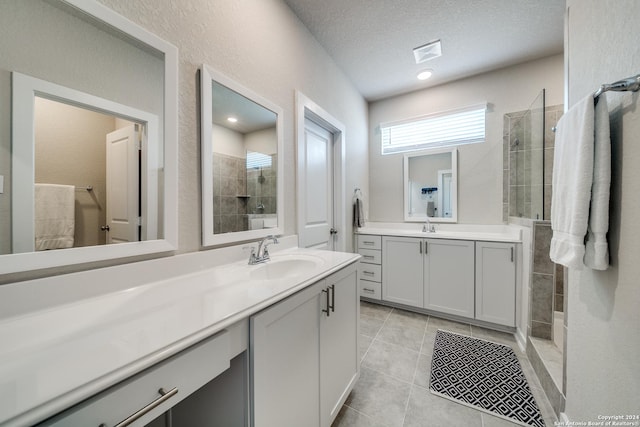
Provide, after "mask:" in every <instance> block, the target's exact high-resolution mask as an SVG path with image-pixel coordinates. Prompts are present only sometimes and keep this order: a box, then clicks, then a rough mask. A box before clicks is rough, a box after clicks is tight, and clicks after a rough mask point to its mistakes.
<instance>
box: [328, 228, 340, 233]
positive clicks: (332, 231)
mask: <svg viewBox="0 0 640 427" xmlns="http://www.w3.org/2000/svg"><path fill="white" fill-rule="evenodd" d="M329 234H338V230H336V229H335V228H333V227H331V230H329Z"/></svg>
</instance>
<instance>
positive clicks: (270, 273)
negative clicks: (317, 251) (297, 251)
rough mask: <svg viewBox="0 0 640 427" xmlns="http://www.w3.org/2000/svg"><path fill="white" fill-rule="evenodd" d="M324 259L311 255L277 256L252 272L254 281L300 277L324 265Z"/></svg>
mask: <svg viewBox="0 0 640 427" xmlns="http://www.w3.org/2000/svg"><path fill="white" fill-rule="evenodd" d="M323 263H324V261H323V260H322V258H319V257H315V256H311V255H277V256H272V257H271V260H269V261H267V262H266V263H264V264H261V265H259V266H257V267H256V268H255V269H254V270H253V271H251V273H250V276H251V278H252V279H257V280H277V279H284V278H289V277H295V276H300V275H302V274H304V273H307V272H309V271H310V270H313V269H315V268H316V267H319V266H320V265H322V264H323Z"/></svg>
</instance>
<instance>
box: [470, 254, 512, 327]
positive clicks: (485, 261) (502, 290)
mask: <svg viewBox="0 0 640 427" xmlns="http://www.w3.org/2000/svg"><path fill="white" fill-rule="evenodd" d="M515 306H516V255H515V245H514V244H512V243H495V242H476V318H477V319H478V320H484V321H486V322H491V323H498V324H500V325H505V326H516V310H515Z"/></svg>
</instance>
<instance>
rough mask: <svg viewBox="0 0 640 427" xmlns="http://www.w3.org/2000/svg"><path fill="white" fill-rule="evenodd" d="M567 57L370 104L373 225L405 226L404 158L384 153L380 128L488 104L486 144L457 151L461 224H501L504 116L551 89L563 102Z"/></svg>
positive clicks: (551, 98) (551, 96)
mask: <svg viewBox="0 0 640 427" xmlns="http://www.w3.org/2000/svg"><path fill="white" fill-rule="evenodd" d="M562 73H563V57H562V55H556V56H552V57H549V58H544V59H541V60H537V61H532V62H528V63H525V64H521V65H517V66H514V67H509V68H504V69H501V70H498V71H494V72H490V73H486V74H481V75H478V76H474V77H470V78H467V79H464V80H459V81H456V82H453V83H449V84H445V85H442V86H437V87H434V88H430V89H425V90H422V91H417V92H412V93H409V94H406V95H400V96H397V97H394V98H389V99H385V100H382V101H377V102H373V103H371V104H370V105H369V170H370V177H369V188H370V193H371V194H370V197H369V199H370V203H369V206H370V208H369V220H370V221H380V222H402V221H403V218H404V217H403V208H402V207H403V192H402V188H403V187H402V186H403V183H402V158H403V154H391V155H386V156H382V155H381V154H380V151H381V147H380V128H379V125H380V123H384V122H390V121H396V120H401V119H406V118H409V117H414V116H420V115H424V114H429V113H435V112H440V111H446V110H451V109H455V108H459V107H464V106H468V105H473V104H479V103H481V102H488V103H489V109H488V111H487V127H486V142H485V143H483V144H472V145H468V146H461V147H459V153H458V222H459V223H467V224H499V223H502V169H503V164H502V157H503V151H502V150H503V146H502V134H503V123H502V122H503V115H504V114H505V113H509V112H514V111H521V110H526V109H527V108H529V105H530V104H531V102H533V100H534V99H535V98H536V96H538V94H539V93H540V91H541V90H542V89H543V88H545V89H547V105H555V104H562V102H563V76H562Z"/></svg>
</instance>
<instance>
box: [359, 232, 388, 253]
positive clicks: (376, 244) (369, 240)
mask: <svg viewBox="0 0 640 427" xmlns="http://www.w3.org/2000/svg"><path fill="white" fill-rule="evenodd" d="M358 248H362V249H378V250H381V249H382V236H374V235H369V234H358Z"/></svg>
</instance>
